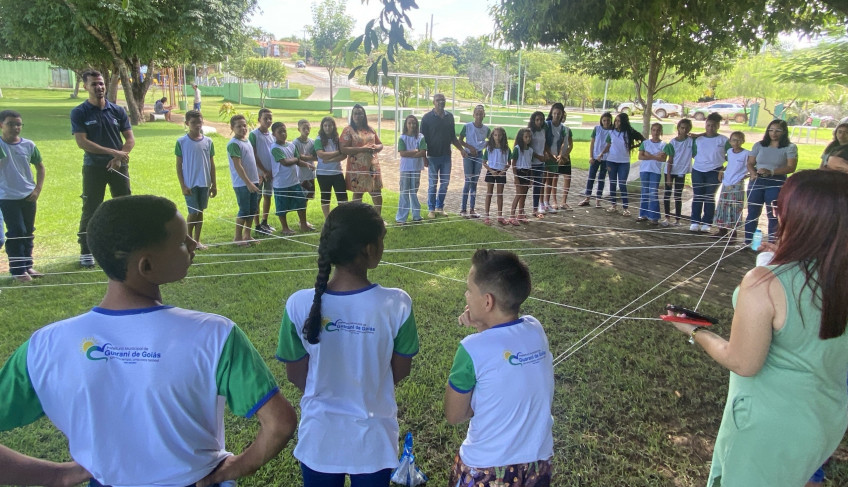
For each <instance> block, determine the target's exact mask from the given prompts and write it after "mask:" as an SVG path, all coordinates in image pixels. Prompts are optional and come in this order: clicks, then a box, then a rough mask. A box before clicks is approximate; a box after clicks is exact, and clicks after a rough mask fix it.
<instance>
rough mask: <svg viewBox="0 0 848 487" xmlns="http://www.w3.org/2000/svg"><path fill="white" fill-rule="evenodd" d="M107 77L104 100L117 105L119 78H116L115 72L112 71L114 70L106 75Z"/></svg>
mask: <svg viewBox="0 0 848 487" xmlns="http://www.w3.org/2000/svg"><path fill="white" fill-rule="evenodd" d="M104 74H105V73H104ZM107 76H108V77H107V78H106V80H107V81H106V83H107V85H106V99H107V100H109V101H110V102H111V103H117V102H118V81H120V80H121V78H120V77H119V76H118V73H117V71H116V70H114V69H113V70H112V73H111V74H109V75H107Z"/></svg>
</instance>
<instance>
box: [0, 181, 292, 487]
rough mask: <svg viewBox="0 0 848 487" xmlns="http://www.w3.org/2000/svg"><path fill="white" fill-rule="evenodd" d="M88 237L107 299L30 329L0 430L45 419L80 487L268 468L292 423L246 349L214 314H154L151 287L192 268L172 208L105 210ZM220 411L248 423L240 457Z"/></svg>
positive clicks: (126, 201) (150, 201) (1, 404)
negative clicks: (249, 437)
mask: <svg viewBox="0 0 848 487" xmlns="http://www.w3.org/2000/svg"><path fill="white" fill-rule="evenodd" d="M87 238H88V245H89V248H90V249H91V251H92V253H93V255H94V258H95V259H96V261H97V263H98V264H99V265H100V267H101V268H102V269H103V271H104V272H105V273H106V275H107V276H108V278H109V282H108V285H107V288H106V295H105V296H104V297H103V300H102V301H101V302H100V304H99V305H98V306H96V307H94V308H93V309H92V310H91V311H88V312H87V313H84V314H82V315H79V316H76V317H73V318H69V319H67V320H63V321H59V322H57V323H54V324H52V325H50V326H47V327H44V328H41V329H39V330H38V331H36V332H35V333H34V334H33V335H32V337H30V339H29V340H27V342H25V343H24V344H23V345H21V346H20V347H19V348H18V349H17V350H16V351H15V352H14V354H13V355H12V357H11V358H10V359H9V360H8V362H6V364H5V365H4V366H3V368H2V369H0V430H9V429H12V428H16V427H19V426H23V425H26V424H29V423H32V422H33V421H35V420H36V419H38V418H39V417H40V416H42V415H46V416H47V417H48V418H49V419H50V420H51V421H52V422H53V424H54V425H56V426H57V427H58V428H59V430H61V431H62V432H63V433H64V434H65V435H66V436H67V438H68V447H69V450H70V455H71V457H72V458H73V459H74V460H75V461H76V462H77V463H78V464H79V465H81V466H82V467H83V468H85V469H86V470H87V471H89V472H91V474H92V477H93V479H92V481H91V485H180V486H181V485H194V484H195V483H196V482H200V483H201V484H202V485H209V484H211V483H219V482H224V481H228V480H233V479H236V478H238V477H242V476H245V475H250V474H252V473H253V472H255V471H256V470H257V469H258V468H259V467H260V466H262V465H263V464H265V463H267V462H268V461H269V460H271V459H272V458H274V457H275V456H276V455H277V454H278V453H279V452H280V451H281V450H282V448H283V447H284V446H285V444H286V443H287V442H288V440H289V439H290V438H291V437H292V434H293V433H294V429H295V426H296V423H297V416H296V414H295V411H294V409H293V408H292V406H291V404H289V403H288V401H286V399H285V398H283V396H282V395H281V394H280V393H279V388H278V387H277V384H276V382H275V380H274V377H273V375H272V374H271V372H270V371H269V370H268V368H267V366H265V363H264V362H263V360H262V357H261V356H260V355H259V353H258V352H257V351H256V349H255V348H253V345H252V344H251V343H250V340H248V338H247V336H246V335H245V334H244V332H242V331H241V329H239V327H238V326H237V325H236V324H235V323H233V322H232V321H230V320H228V319H227V318H224V317H223V316H218V315H213V314H209V313H201V312H198V311H192V310H187V309H180V308H175V307H172V306H165V305H163V304H162V297H161V296H162V294H161V290H160V285H161V284H164V283H170V282H175V281H178V280H181V279H183V278H184V277H185V276H186V274H187V273H188V268H189V266H190V265H191V261H192V258H193V257H194V241H193V240H192V239H191V238H190V237H189V236H188V234H187V225H186V222H185V220H184V219H183V217H182V216H181V215H180V214H179V212H178V211H177V207H176V206H175V205H174V203H172V202H171V201H169V200H167V199H165V198H160V197H158V196H151V195H144V196H127V197H124V198H115V199H112V200H110V201H108V202H106V203H104V204H102V205H101V206H100V208H99V209H98V210H97V211H96V212H95V214H94V215H93V216H92V218H91V220H90V222H89V225H88V227H87ZM225 402H226V404H227V406H229V409H230V410H231V411H232V412H233V413H234V414H237V415H240V416H245V417H252V416H253V415H254V414H255V415H256V416H257V418H258V419H259V423H260V428H259V432H258V433H257V436H256V438H255V440H254V441H253V442H252V443H251V444H250V446H248V447H247V448H246V449H245V450H244V451H243V452H242V453H241V454H238V455H233V454H231V453H230V452H228V451H227V450H226V449H225V444H224V421H223V417H224V403H225ZM118 404H119V405H120V407H117V405H118Z"/></svg>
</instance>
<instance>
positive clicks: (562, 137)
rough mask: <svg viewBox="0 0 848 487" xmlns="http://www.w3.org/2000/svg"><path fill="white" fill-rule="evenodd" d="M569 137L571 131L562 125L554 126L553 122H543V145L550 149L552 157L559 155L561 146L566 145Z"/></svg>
mask: <svg viewBox="0 0 848 487" xmlns="http://www.w3.org/2000/svg"><path fill="white" fill-rule="evenodd" d="M570 137H571V129H570V128H568V127H566V126H565V124H564V123H560V124H559V125H556V126H555V125H554V124H553V120H548V121H546V122H545V139H546V141H545V145H546V146H547V147H549V148H550V151H551V153H552V154H553V155H557V154H559V151H560V149H561V148H562V145H563V144H565V143H567V142H568V139H569V138H570Z"/></svg>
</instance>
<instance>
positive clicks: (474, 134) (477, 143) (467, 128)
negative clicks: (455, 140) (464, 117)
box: [459, 122, 492, 152]
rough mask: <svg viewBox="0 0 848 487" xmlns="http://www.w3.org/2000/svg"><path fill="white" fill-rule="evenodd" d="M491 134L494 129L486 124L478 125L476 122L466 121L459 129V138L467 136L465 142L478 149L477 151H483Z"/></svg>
mask: <svg viewBox="0 0 848 487" xmlns="http://www.w3.org/2000/svg"><path fill="white" fill-rule="evenodd" d="M490 135H492V129H490V128H489V127H487V126H485V125H480V126H479V127H477V126H476V125H474V122H468V123H466V124H465V125H463V126H462V130H460V131H459V138H462V137H465V143H467V144H468V145H470V146H471V147H474V148H475V149H477V152H482V151H483V149H485V148H486V143H487V142H488V139H489V136H490Z"/></svg>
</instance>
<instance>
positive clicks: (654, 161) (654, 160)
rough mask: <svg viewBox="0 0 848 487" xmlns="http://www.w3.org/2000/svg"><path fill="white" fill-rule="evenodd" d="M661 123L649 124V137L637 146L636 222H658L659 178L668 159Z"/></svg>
mask: <svg viewBox="0 0 848 487" xmlns="http://www.w3.org/2000/svg"><path fill="white" fill-rule="evenodd" d="M662 134H663V127H662V124H661V123H655V124H653V125H651V138H650V139H648V140H643V141H642V144H641V145H640V146H639V160H640V161H641V162H640V163H639V178H640V180H641V182H642V184H641V186H642V188H641V190H642V191H641V193H642V194H641V196H642V197H641V199H640V201H639V216H638V217H636V221H637V222H643V221H645V220H647V221H648V223H650V224H651V225H658V224H659V222H660V179H661V178H662V175H663V169H665V167H664V166H665V165H666V164H665V161H666V160H667V159H668V155H669V149H667V148H666V147H667V146H668V144H666V143H665V142H663V141H662V138H661V137H662Z"/></svg>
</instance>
